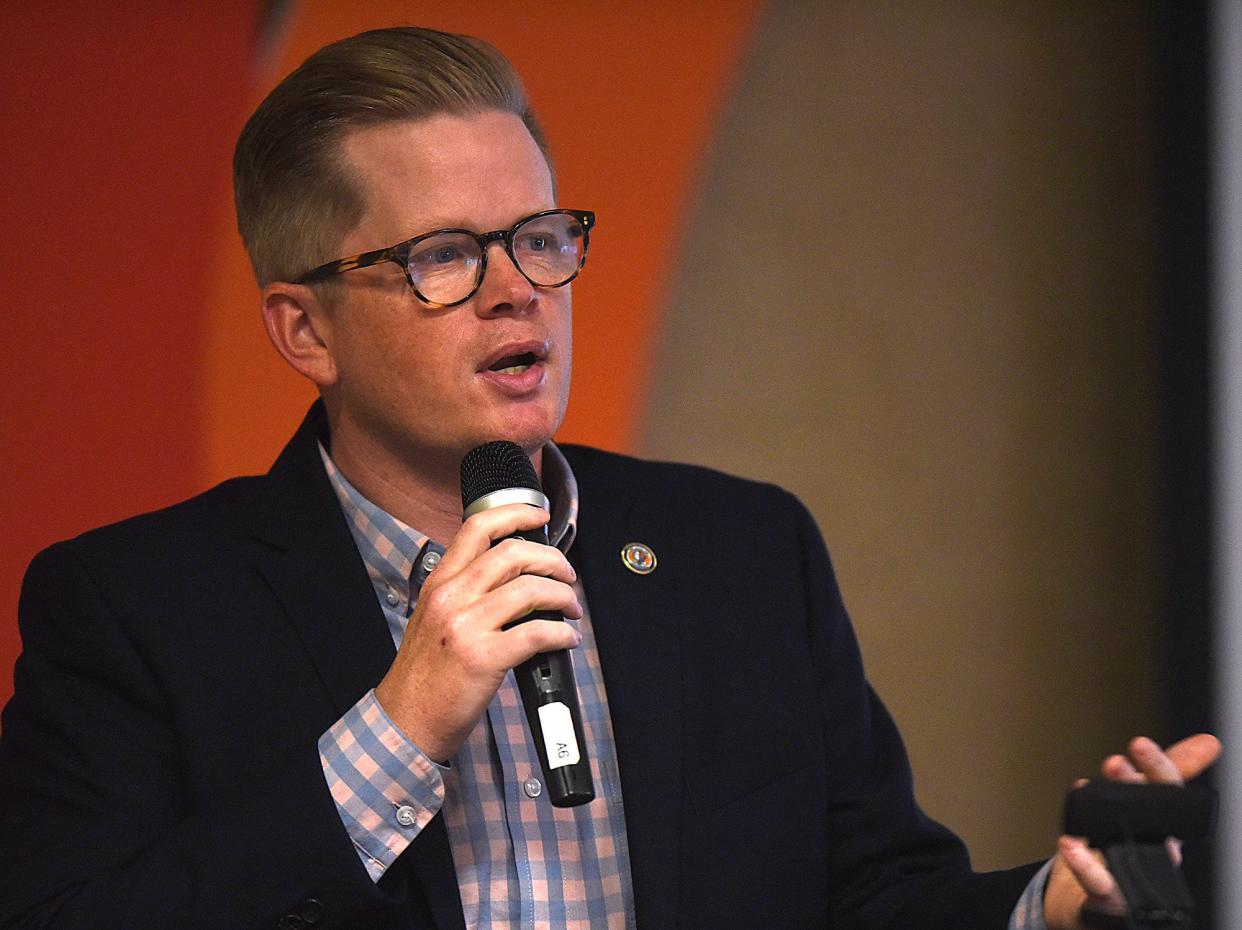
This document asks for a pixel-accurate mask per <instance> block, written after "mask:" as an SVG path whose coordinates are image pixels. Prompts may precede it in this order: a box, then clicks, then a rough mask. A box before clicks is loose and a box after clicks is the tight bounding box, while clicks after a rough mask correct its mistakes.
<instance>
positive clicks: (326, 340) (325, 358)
mask: <svg viewBox="0 0 1242 930" xmlns="http://www.w3.org/2000/svg"><path fill="white" fill-rule="evenodd" d="M261 296H262V307H263V325H264V326H265V327H266V328H267V337H268V338H269V339H271V340H272V345H274V346H275V347H276V351H277V352H279V353H280V354H281V355H282V356H284V359H285V361H286V362H288V363H289V364H290V365H291V366H292V367H293V369H294V371H296V372H297V373H298V374H300V375H303V376H304V377H306V378H309V379H310V380H311V381H313V382H314V383H315V385H316V386H317V387H319V388H320V389H322V388H325V387H331V386H332V385H333V384H335V383H336V377H337V371H336V360H335V358H334V357H333V355H332V323H331V319H330V318H329V313H328V308H327V307H326V306H325V304H324V301H323V300H321V299H320V297H319V295H318V294H316V293H315V292H314V291H313V290H312V289H311V288H309V287H307V286H306V285H304V284H288V283H285V282H283V281H276V282H273V283H271V284H268V285H267V286H266V287H264V288H263V292H262V295H261Z"/></svg>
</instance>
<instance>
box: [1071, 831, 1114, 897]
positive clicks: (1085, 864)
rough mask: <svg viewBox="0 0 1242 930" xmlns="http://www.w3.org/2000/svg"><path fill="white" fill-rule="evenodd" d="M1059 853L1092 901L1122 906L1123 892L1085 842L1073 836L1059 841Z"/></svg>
mask: <svg viewBox="0 0 1242 930" xmlns="http://www.w3.org/2000/svg"><path fill="white" fill-rule="evenodd" d="M1057 851H1058V852H1059V853H1060V854H1061V858H1062V859H1063V860H1064V861H1065V864H1066V865H1067V866H1069V869H1070V871H1071V872H1073V873H1074V877H1075V878H1077V879H1078V883H1079V884H1080V885H1082V887H1083V890H1084V891H1086V892H1087V896H1088V897H1089V898H1091V899H1094V900H1096V901H1101V902H1108V903H1110V904H1121V903H1122V902H1121V892H1120V890H1119V889H1118V888H1117V882H1116V881H1114V879H1113V876H1112V874H1111V873H1110V872H1109V871H1108V868H1107V867H1106V866H1105V865H1104V863H1103V862H1101V861H1100V858H1099V856H1097V855H1096V854H1095V853H1094V852H1093V851H1092V850H1091V849H1090V848H1089V847H1088V846H1087V844H1086V843H1085V842H1083V841H1082V840H1080V839H1078V838H1077V837H1073V836H1063V837H1061V838H1060V839H1059V840H1057Z"/></svg>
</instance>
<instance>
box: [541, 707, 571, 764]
mask: <svg viewBox="0 0 1242 930" xmlns="http://www.w3.org/2000/svg"><path fill="white" fill-rule="evenodd" d="M539 725H540V726H541V727H543V746H544V749H546V750H547V753H548V768H550V769H559V768H561V766H564V765H574V764H576V763H577V762H578V760H579V759H580V758H581V755H580V754H579V752H578V739H577V737H576V736H575V735H574V721H573V718H572V717H570V716H569V708H568V707H567V706H566V705H565V704H562V703H561V702H560V701H553V702H552V703H551V704H544V705H542V706H541V707H540V708H539Z"/></svg>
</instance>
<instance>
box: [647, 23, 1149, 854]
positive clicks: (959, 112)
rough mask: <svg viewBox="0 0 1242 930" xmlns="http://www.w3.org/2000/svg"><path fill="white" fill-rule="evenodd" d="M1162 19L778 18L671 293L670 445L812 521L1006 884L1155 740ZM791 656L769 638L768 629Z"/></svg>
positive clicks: (927, 787)
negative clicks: (1156, 28) (1156, 245)
mask: <svg viewBox="0 0 1242 930" xmlns="http://www.w3.org/2000/svg"><path fill="white" fill-rule="evenodd" d="M1151 29H1152V23H1151V17H1150V15H1149V13H1148V12H1147V10H1146V8H1145V7H1144V6H1142V5H1141V4H1131V3H1120V2H1118V3H1107V2H1092V3H1079V2H1062V3H1030V2H1020V0H1012V2H1000V0H997V2H991V3H964V2H954V3H943V4H942V3H924V2H921V0H909V2H889V3H877V2H870V0H852V2H833V3H812V2H807V3H778V4H775V5H774V6H773V7H772V9H771V10H770V11H769V14H768V16H767V17H766V19H765V21H764V22H763V24H762V27H761V29H760V32H759V34H758V36H757V40H756V46H755V48H754V50H753V53H752V56H751V58H750V60H749V62H748V64H747V68H746V70H745V72H744V74H743V75H742V77H741V80H740V82H739V87H738V92H737V96H736V99H735V101H734V103H733V105H732V108H731V111H730V112H729V114H728V116H727V119H726V121H725V123H724V125H723V126H722V128H721V132H720V136H719V138H718V140H717V143H716V147H715V150H714V153H713V156H712V160H711V162H710V164H709V166H708V169H707V172H706V175H705V177H704V180H703V183H702V187H701V190H700V191H699V195H698V207H697V209H696V212H695V213H694V214H693V216H692V222H691V226H690V228H689V229H688V230H687V232H686V240H685V242H684V243H682V244H681V260H680V271H679V273H678V275H677V277H676V284H675V286H674V289H673V291H672V292H671V293H670V294H669V296H668V302H667V308H666V313H665V320H666V324H665V325H666V331H665V334H664V337H663V343H662V345H663V348H662V349H661V351H660V354H659V357H658V359H657V364H656V372H657V373H656V376H655V378H654V381H653V383H652V384H651V385H650V388H649V397H650V402H649V408H648V411H647V414H646V425H645V432H644V437H643V452H644V453H645V454H648V455H652V456H656V457H661V458H672V459H680V460H689V461H696V462H703V463H707V464H711V465H714V466H716V467H719V468H723V469H725V470H728V471H732V472H735V473H740V474H744V475H748V476H753V477H759V478H764V479H769V480H773V481H776V482H779V483H780V484H783V485H785V486H786V487H789V488H790V489H792V490H794V491H795V492H796V493H798V494H799V495H800V496H801V497H802V498H803V499H804V500H805V501H806V502H807V504H808V505H809V506H810V507H811V509H812V511H813V512H814V513H815V515H816V517H817V518H818V520H819V521H820V525H821V527H822V528H823V530H824V534H825V537H826V538H827V540H828V544H829V547H830V549H831V551H832V552H833V556H834V559H835V563H836V566H837V570H838V573H839V575H840V578H841V582H842V587H843V589H844V591H845V595H846V600H847V603H848V605H849V606H850V609H851V613H852V615H853V617H854V621H855V624H856V626H857V628H858V632H859V636H860V639H861V641H862V645H863V651H864V655H865V657H866V661H867V663H868V668H869V673H870V675H871V678H872V680H873V682H874V683H875V685H876V687H877V689H878V690H879V691H880V693H881V695H882V696H883V697H884V698H885V700H886V701H887V703H888V704H889V706H890V708H891V709H892V711H893V713H894V715H895V716H896V718H897V720H898V722H899V724H900V726H901V728H902V730H903V733H904V734H905V737H906V740H907V743H908V745H909V748H910V752H911V756H912V758H913V761H914V767H915V772H916V778H917V785H918V791H919V795H920V798H921V799H922V801H923V802H924V805H925V807H926V808H927V809H928V810H929V811H930V812H931V813H932V814H933V815H934V816H936V817H938V818H940V819H942V820H944V821H946V822H947V823H949V824H950V825H952V826H954V827H955V828H956V829H958V830H959V831H960V832H961V833H962V834H963V835H964V836H965V837H966V838H967V839H968V841H969V842H970V844H971V847H972V850H973V852H974V854H975V858H976V862H977V863H978V864H979V865H981V866H984V867H998V866H1001V865H1007V864H1013V863H1016V862H1017V861H1020V860H1023V859H1029V858H1034V857H1037V856H1043V855H1046V854H1049V853H1050V852H1051V850H1052V847H1053V839H1054V837H1055V834H1056V832H1057V819H1058V816H1059V805H1060V798H1061V796H1062V794H1063V792H1064V789H1065V786H1066V784H1067V783H1068V781H1069V780H1070V779H1071V778H1072V777H1073V776H1075V775H1077V774H1079V773H1087V772H1088V771H1091V770H1093V769H1094V766H1095V765H1096V763H1097V762H1098V760H1099V759H1100V758H1102V757H1103V755H1104V754H1106V753H1108V752H1111V751H1114V750H1116V749H1118V748H1120V747H1121V746H1122V745H1123V743H1124V740H1125V739H1126V737H1127V736H1129V735H1131V734H1134V733H1139V732H1153V731H1154V730H1156V729H1157V727H1158V718H1157V708H1158V706H1159V705H1158V697H1159V692H1158V690H1157V685H1156V684H1155V683H1154V682H1153V669H1154V667H1155V663H1154V661H1153V652H1154V648H1155V634H1154V632H1153V629H1154V622H1155V617H1156V613H1157V610H1158V605H1159V600H1160V597H1161V594H1162V588H1161V581H1160V570H1159V564H1158V559H1157V540H1158V537H1157V531H1158V527H1157V526H1156V524H1155V519H1156V518H1155V511H1156V504H1157V499H1156V495H1157V487H1156V466H1157V460H1156V457H1157V446H1156V429H1157V423H1156V417H1157V413H1158V408H1157V397H1156V380H1155V370H1156V369H1155V365H1156V358H1155V347H1154V339H1155V329H1156V318H1155V299H1154V286H1155V285H1154V273H1153V270H1152V268H1153V245H1152V240H1153V233H1152V219H1151V207H1150V201H1151V199H1152V166H1151V154H1150V153H1151V150H1152V126H1151V125H1150V112H1149V111H1150V108H1151V104H1152V92H1151V86H1150V84H1151V68H1152V64H1151V61H1150V56H1151V51H1150V46H1151V44H1152V43H1151V35H1150V33H1151ZM755 635H756V636H761V635H762V630H761V629H756V630H755Z"/></svg>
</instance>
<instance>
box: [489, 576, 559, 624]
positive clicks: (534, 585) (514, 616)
mask: <svg viewBox="0 0 1242 930" xmlns="http://www.w3.org/2000/svg"><path fill="white" fill-rule="evenodd" d="M532 610H555V611H559V612H560V613H562V614H564V615H565V616H567V617H569V618H570V619H571V620H578V619H580V618H581V617H582V605H581V604H579V603H578V596H577V595H576V594H575V593H574V589H573V588H571V587H570V586H569V585H567V584H565V583H564V582H561V581H556V580H555V579H553V578H543V577H540V576H539V575H521V576H519V577H517V578H515V579H513V580H512V581H510V582H509V583H508V584H504V585H501V586H500V587H499V588H496V589H495V590H494V591H489V592H488V593H487V594H485V595H483V596H482V597H480V598H479V599H478V600H477V601H475V603H474V604H473V605H471V607H470V613H473V614H477V615H478V616H479V618H491V619H490V620H481V622H480V628H481V629H486V628H495V629H499V628H501V627H502V626H504V625H505V624H507V623H512V622H513V621H514V620H519V619H521V618H522V617H525V616H526V615H527V614H528V613H530V612H531V611H532ZM469 622H470V623H471V625H473V623H474V621H473V620H471V621H469Z"/></svg>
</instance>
